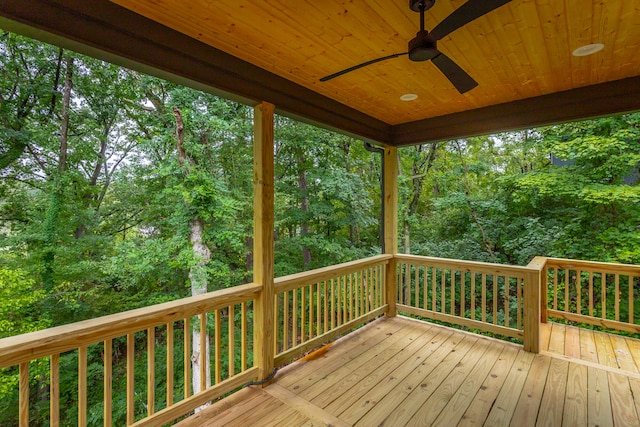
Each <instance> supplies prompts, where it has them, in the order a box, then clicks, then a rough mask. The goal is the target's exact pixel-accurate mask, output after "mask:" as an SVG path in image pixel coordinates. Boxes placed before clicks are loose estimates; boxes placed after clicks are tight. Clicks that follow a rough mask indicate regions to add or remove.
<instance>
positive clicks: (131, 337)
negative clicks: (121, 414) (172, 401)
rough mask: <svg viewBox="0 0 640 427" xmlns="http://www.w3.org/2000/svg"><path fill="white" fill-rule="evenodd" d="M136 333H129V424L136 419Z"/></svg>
mask: <svg viewBox="0 0 640 427" xmlns="http://www.w3.org/2000/svg"><path fill="white" fill-rule="evenodd" d="M134 356H135V335H134V334H133V333H129V334H127V425H131V424H133V423H134V421H135V400H134V399H135V371H134V359H135V358H134Z"/></svg>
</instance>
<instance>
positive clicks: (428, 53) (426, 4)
mask: <svg viewBox="0 0 640 427" xmlns="http://www.w3.org/2000/svg"><path fill="white" fill-rule="evenodd" d="M435 2H436V0H410V1H409V7H410V8H411V10H413V11H415V12H419V13H420V31H418V32H417V33H416V37H415V38H414V39H412V40H411V41H410V42H409V59H410V60H412V61H415V62H421V61H428V60H430V59H433V58H435V57H436V56H438V55H439V54H440V52H438V48H437V42H436V40H434V39H433V38H432V37H429V32H428V31H426V30H425V29H424V12H425V10H427V9H430V8H431V7H432V6H433V5H434V4H435Z"/></svg>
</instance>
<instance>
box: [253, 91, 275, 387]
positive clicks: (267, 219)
mask: <svg viewBox="0 0 640 427" xmlns="http://www.w3.org/2000/svg"><path fill="white" fill-rule="evenodd" d="M273 128H274V106H273V105H272V104H269V103H266V102H263V103H261V104H259V105H257V106H256V107H255V108H254V144H253V174H254V177H253V263H254V264H253V279H254V281H255V282H256V283H259V284H260V285H262V291H261V292H260V293H259V294H258V296H257V298H256V301H255V311H254V321H255V325H254V330H253V339H254V361H255V362H254V363H255V366H257V367H258V369H259V377H260V379H264V378H266V377H267V376H269V375H270V374H271V372H272V371H273V369H274V357H275V349H274V344H275V333H274V331H275V320H274V316H275V313H274V300H275V288H274V283H273V268H274V267H273V263H274V243H273V239H274V236H273V224H274V222H273V221H274V213H273V209H274V201H273V200H274V199H273V198H274V169H273V167H274V160H273V159H274V154H273V132H274V129H273Z"/></svg>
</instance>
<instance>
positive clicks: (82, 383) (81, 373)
mask: <svg viewBox="0 0 640 427" xmlns="http://www.w3.org/2000/svg"><path fill="white" fill-rule="evenodd" d="M78 425H79V426H80V427H83V426H86V425H87V346H84V345H83V346H81V347H80V348H78Z"/></svg>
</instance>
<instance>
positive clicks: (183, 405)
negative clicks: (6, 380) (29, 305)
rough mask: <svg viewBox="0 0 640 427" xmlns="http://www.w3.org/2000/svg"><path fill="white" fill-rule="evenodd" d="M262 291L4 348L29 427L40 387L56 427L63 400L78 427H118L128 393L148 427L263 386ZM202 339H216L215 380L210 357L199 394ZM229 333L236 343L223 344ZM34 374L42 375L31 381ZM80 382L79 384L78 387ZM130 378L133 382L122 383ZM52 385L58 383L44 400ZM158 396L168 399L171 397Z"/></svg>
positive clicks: (166, 307)
mask: <svg viewBox="0 0 640 427" xmlns="http://www.w3.org/2000/svg"><path fill="white" fill-rule="evenodd" d="M260 289H261V287H260V286H259V285H255V284H248V285H243V286H238V287H234V288H229V289H224V290H220V291H216V292H211V293H208V294H206V295H201V296H196V297H190V298H185V299H182V300H179V301H174V302H169V303H164V304H159V305H156V306H151V307H145V308H141V309H137V310H132V311H128V312H125V313H119V314H114V315H109V316H105V317H101V318H97V319H92V320H87V321H83V322H78V323H74V324H70V325H65V326H59V327H55V328H51V329H47V330H43V331H38V332H33V333H29V334H24V335H19V336H15V337H10V338H4V339H2V340H0V369H2V368H4V369H6V370H16V371H17V375H18V377H19V380H18V383H19V385H18V387H19V407H18V408H16V409H17V419H19V422H20V425H21V426H23V425H24V426H27V425H29V420H30V418H29V413H30V409H31V410H33V408H30V404H29V402H30V400H32V399H30V392H31V390H32V389H33V388H34V387H36V390H35V392H36V393H37V394H38V400H41V399H42V395H45V396H46V398H47V399H48V400H49V425H52V426H57V425H60V420H61V416H60V396H61V395H62V396H64V398H65V400H66V401H67V402H69V401H71V402H75V406H77V425H80V426H84V425H87V422H88V416H89V415H90V416H91V420H90V421H91V424H94V425H95V424H97V423H102V424H104V425H105V426H111V425H112V423H113V421H112V420H113V411H114V409H116V408H114V406H113V404H112V400H113V397H114V388H117V387H124V388H125V390H126V391H125V393H124V394H125V395H126V423H127V425H131V424H134V423H135V425H139V426H142V425H163V424H166V423H168V422H171V421H173V420H175V419H176V418H178V417H180V416H182V415H184V414H186V413H188V412H190V411H192V410H193V409H195V408H196V407H199V406H201V405H203V404H205V403H206V402H209V401H211V400H213V399H215V398H217V397H219V396H222V395H223V394H226V393H228V392H230V391H232V390H233V389H235V388H237V387H239V386H240V385H242V384H244V383H246V382H248V381H251V380H254V379H256V378H257V368H254V367H253V362H252V360H251V354H252V348H251V346H252V341H251V337H252V325H251V324H250V322H248V321H247V318H248V312H249V310H250V309H251V305H252V301H253V300H254V299H255V297H256V295H257V294H258V293H259V292H260ZM193 330H195V331H198V332H201V331H206V332H208V334H209V337H210V341H209V342H210V357H211V359H210V361H209V363H210V366H211V371H210V374H211V377H210V378H207V375H206V373H205V370H206V365H207V363H206V362H207V361H206V360H205V358H206V352H200V355H199V371H200V372H199V374H200V390H201V391H200V392H198V393H197V394H193V393H192V384H191V381H192V373H193V372H192V367H191V366H192V365H191V362H192V360H191V357H192V354H191V340H192V335H191V331H193ZM223 332H224V335H226V336H227V337H228V339H227V340H226V342H223V340H222V339H221V337H222V334H223ZM206 337H207V335H206V334H202V333H201V334H200V339H199V342H200V348H205V346H206V345H207V343H206ZM141 343H145V344H142V345H141ZM140 347H142V348H140ZM136 364H138V366H140V365H146V369H145V368H142V371H145V370H146V375H144V378H141V376H140V369H138V371H137V372H136V369H135V366H136ZM43 365H45V368H44V372H43V369H42V366H43ZM61 366H64V367H63V371H62V373H61ZM123 366H124V369H123V371H122V367H123ZM30 369H31V370H32V371H35V372H33V373H32V374H30ZM47 371H48V372H47ZM5 372H7V371H5ZM62 376H64V378H65V379H66V381H61V377H62ZM43 377H46V380H45V381H42V379H43ZM70 377H75V378H76V380H75V381H73V380H72V381H69V378H70ZM125 377H126V381H120V380H119V379H120V378H125ZM43 382H44V384H46V383H48V384H49V386H48V390H44V393H43V390H42V383H43ZM69 383H71V384H72V385H69ZM160 385H161V386H160ZM74 388H75V390H74ZM96 388H102V402H101V403H99V404H96V402H88V390H89V389H90V390H91V391H92V392H93V393H91V394H92V395H94V394H96V393H95V389H96ZM157 389H162V390H166V391H165V392H164V393H163V394H164V395H162V396H161V395H159V394H158V393H156V390H157ZM32 401H33V400H32ZM38 403H39V404H40V403H41V402H38ZM89 405H91V408H92V410H91V414H89V413H88V408H89ZM100 407H101V410H100ZM68 418H69V414H68V413H67V414H65V419H64V424H67V423H70V424H76V423H75V422H73V421H72V420H70V419H68Z"/></svg>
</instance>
